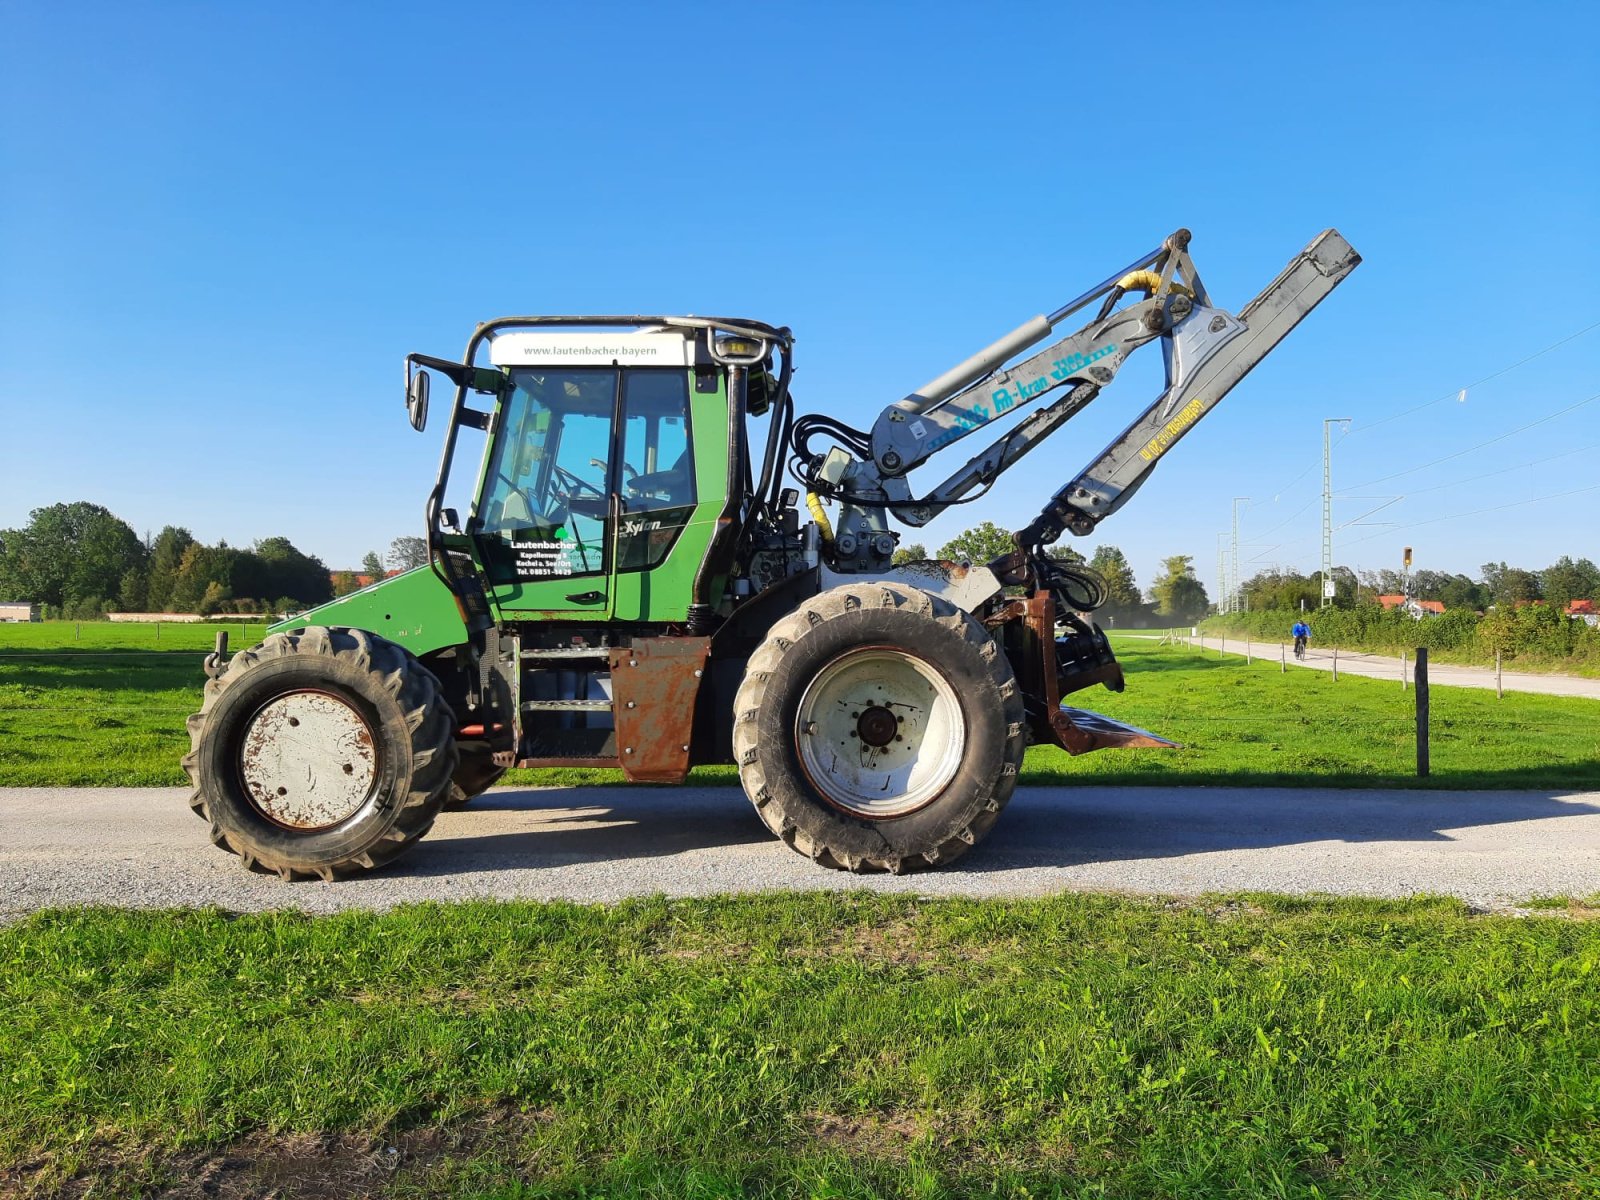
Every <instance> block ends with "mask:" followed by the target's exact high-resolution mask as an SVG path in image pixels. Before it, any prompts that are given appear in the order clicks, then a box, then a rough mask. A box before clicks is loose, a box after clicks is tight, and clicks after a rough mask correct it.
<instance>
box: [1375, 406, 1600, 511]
mask: <svg viewBox="0 0 1600 1200" xmlns="http://www.w3.org/2000/svg"><path fill="white" fill-rule="evenodd" d="M1596 400H1600V392H1596V393H1595V394H1594V395H1592V396H1589V397H1587V398H1586V399H1583V400H1579V401H1578V402H1577V403H1576V404H1569V405H1567V407H1566V408H1563V409H1561V410H1559V411H1557V412H1553V413H1551V414H1549V415H1548V416H1544V417H1540V418H1539V419H1538V420H1537V421H1529V422H1528V423H1527V424H1526V425H1518V426H1517V427H1516V428H1515V429H1512V430H1508V431H1507V432H1505V433H1502V434H1500V435H1499V436H1498V437H1492V438H1490V439H1489V440H1488V441H1487V442H1479V443H1478V444H1477V445H1476V446H1468V447H1467V448H1466V449H1465V450H1457V451H1456V452H1455V453H1454V454H1446V455H1445V456H1444V457H1443V458H1436V459H1434V460H1433V461H1432V462H1425V463H1423V464H1421V465H1420V466H1416V467H1407V468H1406V469H1405V470H1404V471H1396V472H1394V474H1392V475H1380V476H1379V477H1378V478H1377V479H1369V480H1367V481H1366V482H1365V483H1358V484H1356V485H1355V486H1354V487H1352V488H1351V489H1350V490H1351V491H1359V490H1360V489H1361V488H1367V487H1372V486H1373V485H1374V484H1378V483H1387V482H1388V481H1389V480H1391V479H1399V478H1400V477H1401V476H1403V475H1415V474H1416V473H1417V472H1418V471H1426V470H1427V469H1428V468H1429V467H1436V466H1438V465H1439V464H1440V463H1445V462H1449V461H1450V460H1451V459H1453V458H1460V457H1461V456H1462V455H1464V454H1471V453H1472V452H1473V451H1474V450H1482V449H1483V448H1484V447H1485V446H1492V445H1494V444H1495V443H1496V442H1503V441H1505V440H1506V439H1507V438H1508V437H1515V436H1516V435H1517V434H1519V433H1525V432H1527V431H1528V430H1530V429H1532V428H1534V427H1535V426H1536V425H1543V424H1544V423H1545V422H1547V421H1554V420H1555V419H1556V418H1557V417H1564V416H1566V415H1567V414H1568V413H1569V412H1575V411H1576V410H1578V409H1580V408H1582V407H1583V406H1584V405H1585V404H1593V403H1594V402H1595V401H1596Z"/></svg>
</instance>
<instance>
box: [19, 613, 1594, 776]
mask: <svg viewBox="0 0 1600 1200" xmlns="http://www.w3.org/2000/svg"><path fill="white" fill-rule="evenodd" d="M128 628H130V627H123V626H118V625H99V626H94V625H91V624H90V623H85V624H84V625H83V632H84V636H85V639H86V641H85V643H82V644H77V645H79V647H80V648H78V649H76V650H74V649H71V648H68V647H63V646H62V645H61V643H62V641H63V640H64V639H66V638H70V637H71V636H72V630H73V626H72V624H71V623H70V622H64V623H61V624H60V625H56V626H50V625H44V626H11V627H6V626H0V786H13V787H26V786H109V785H123V786H140V785H151V786H154V785H180V784H182V783H184V782H185V780H184V775H183V772H182V771H181V770H180V769H179V767H178V760H179V758H180V757H181V756H182V755H183V754H184V752H185V751H186V750H187V749H188V736H187V734H186V733H185V732H184V719H185V718H186V717H187V716H188V715H189V714H190V713H191V712H194V711H195V710H196V709H197V708H198V707H199V704H200V686H201V684H202V683H203V682H204V680H203V677H202V675H201V672H200V662H201V659H202V657H203V651H204V650H206V649H209V648H210V646H211V643H212V640H213V638H214V637H215V631H214V630H213V629H208V628H205V627H199V626H187V627H184V626H166V627H163V631H162V637H163V642H162V643H161V644H162V645H163V646H164V647H166V646H168V645H169V643H170V642H172V641H180V642H181V643H182V644H181V646H180V647H172V648H166V649H161V650H156V649H154V642H153V634H152V631H151V630H150V629H148V628H139V627H131V628H132V632H131V633H130V632H126V630H127V629H128ZM52 629H53V630H54V635H53V636H54V641H53V642H50V641H47V640H45V639H44V635H43V634H41V633H40V632H39V631H40V630H44V631H50V630H52ZM91 629H92V630H93V631H94V636H95V637H96V638H98V639H106V640H105V641H97V642H96V643H93V644H88V643H87V639H88V637H89V634H90V631H91ZM18 631H20V633H19V632H18ZM19 636H27V637H31V638H34V639H37V641H36V644H34V645H32V646H28V647H19V646H17V644H16V643H15V641H14V640H12V639H15V638H17V637H19ZM259 636H260V627H259V626H258V627H255V628H254V629H243V630H241V629H238V628H234V629H233V645H234V646H235V647H236V648H237V647H239V646H242V645H248V644H250V642H251V641H253V640H255V639H257V638H259ZM50 645H55V646H56V649H54V650H50V649H49V646H50ZM128 651H134V652H128ZM1117 653H1118V655H1119V657H1120V658H1121V659H1122V661H1123V663H1124V666H1125V667H1126V670H1127V674H1128V687H1127V690H1126V691H1125V692H1123V693H1121V694H1120V695H1118V694H1113V693H1111V692H1107V691H1106V690H1105V689H1104V688H1098V687H1097V688H1093V689H1091V690H1089V691H1085V692H1080V693H1076V694H1075V695H1073V696H1072V697H1070V698H1069V699H1070V700H1071V701H1074V702H1076V703H1078V704H1080V705H1082V706H1084V707H1087V708H1094V709H1097V710H1098V711H1101V712H1104V713H1107V714H1108V715H1111V716H1114V717H1116V718H1118V719H1120V720H1124V721H1128V722H1130V723H1132V724H1134V725H1138V726H1141V727H1143V728H1146V729H1149V730H1152V731H1153V732H1156V733H1160V734H1163V735H1164V736H1167V737H1170V738H1172V739H1173V740H1175V741H1178V742H1180V743H1182V746H1183V748H1182V749H1180V750H1176V751H1165V750H1138V751H1107V752H1103V753H1096V754H1089V755H1085V756H1083V757H1081V758H1072V757H1071V756H1069V755H1067V754H1066V753H1065V752H1063V751H1060V750H1057V749H1055V748H1053V747H1048V746H1039V747H1035V748H1033V749H1032V750H1030V751H1029V752H1028V757H1027V761H1026V762H1025V764H1024V766H1023V771H1022V776H1021V781H1022V783H1023V784H1024V785H1033V786H1038V785H1047V784H1071V783H1078V782H1089V783H1096V784H1104V785H1146V786H1167V785H1207V784H1212V785H1232V786H1252V785H1268V784H1271V785H1280V786H1319V787H1434V788H1591V789H1592V788H1600V702H1596V701H1593V700H1584V699H1573V698H1568V697H1560V696H1534V695H1526V694H1523V693H1508V694H1507V696H1506V698H1505V699H1504V700H1497V699H1495V697H1494V696H1493V695H1492V694H1491V693H1488V692H1482V691H1477V690H1474V689H1470V688H1449V687H1435V688H1434V689H1433V693H1432V695H1433V715H1432V728H1433V737H1432V760H1433V771H1432V774H1431V775H1430V776H1429V778H1427V779H1425V780H1419V779H1417V778H1416V775H1415V755H1416V751H1415V745H1416V743H1415V724H1414V714H1413V708H1412V705H1413V703H1414V696H1413V693H1411V692H1402V691H1401V690H1400V688H1399V686H1398V684H1395V683H1387V682H1384V681H1381V680H1372V679H1361V678H1357V677H1354V676H1345V677H1343V678H1341V679H1339V680H1338V681H1337V682H1334V681H1333V679H1332V677H1331V676H1329V675H1328V674H1327V673H1325V672H1321V671H1298V670H1297V671H1290V672H1288V673H1287V674H1283V673H1280V671H1279V669H1278V665H1277V663H1275V662H1265V661H1261V660H1257V661H1256V662H1254V663H1250V664H1246V663H1245V662H1243V661H1242V660H1241V659H1239V658H1236V657H1233V656H1229V657H1226V658H1222V659H1219V658H1218V657H1217V656H1216V655H1214V654H1213V655H1209V656H1208V655H1206V654H1204V653H1202V652H1199V651H1196V650H1191V649H1188V648H1186V647H1181V646H1179V647H1172V646H1158V645H1157V644H1156V643H1155V642H1154V641H1151V640H1148V639H1141V638H1122V639H1118V642H1117ZM694 779H695V780H696V781H697V782H700V783H726V784H735V783H737V781H738V779H737V774H736V772H735V771H734V769H733V768H732V767H716V766H712V767H703V768H699V769H698V770H697V771H696V772H695V774H694ZM621 780H622V774H621V772H620V771H603V770H594V769H590V768H556V769H550V770H539V771H513V772H511V773H510V774H509V775H508V776H507V778H506V782H507V783H515V784H529V785H537V784H545V785H563V786H578V785H584V784H595V783H616V782H621Z"/></svg>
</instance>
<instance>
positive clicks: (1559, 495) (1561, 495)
mask: <svg viewBox="0 0 1600 1200" xmlns="http://www.w3.org/2000/svg"><path fill="white" fill-rule="evenodd" d="M1597 491H1600V483H1595V484H1590V485H1589V486H1588V487H1581V488H1573V489H1572V490H1571V491H1570V492H1552V493H1551V494H1550V495H1548V496H1534V497H1533V498H1532V499H1530V500H1513V501H1511V502H1509V503H1507V504H1495V505H1491V506H1490V507H1488V508H1475V509H1473V510H1472V511H1471V512H1464V513H1451V514H1450V515H1449V516H1448V517H1433V518H1430V519H1429V520H1426V521H1408V522H1406V523H1405V525H1404V528H1406V529H1417V528H1420V527H1422V526H1423V525H1438V524H1440V523H1442V522H1444V521H1462V520H1465V519H1466V518H1467V517H1481V516H1483V515H1484V514H1485V513H1499V512H1505V510H1506V509H1508V508H1522V507H1524V506H1526V505H1529V504H1542V503H1543V502H1544V501H1546V500H1564V499H1566V498H1567V497H1568V496H1581V495H1583V494H1584V493H1585V492H1597ZM1392 536H1394V535H1393V534H1392V533H1391V532H1390V531H1389V530H1387V529H1385V530H1382V531H1380V532H1378V533H1369V534H1368V535H1367V536H1366V537H1361V538H1355V539H1354V540H1352V541H1348V542H1346V543H1345V548H1346V549H1348V548H1349V547H1351V546H1359V545H1360V544H1361V543H1362V542H1370V541H1371V540H1372V539H1373V538H1376V537H1392Z"/></svg>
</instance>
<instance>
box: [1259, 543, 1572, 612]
mask: <svg viewBox="0 0 1600 1200" xmlns="http://www.w3.org/2000/svg"><path fill="white" fill-rule="evenodd" d="M1332 578H1333V583H1334V598H1333V599H1334V605H1335V607H1339V608H1354V607H1356V606H1358V605H1364V604H1376V603H1377V598H1378V597H1379V596H1398V595H1404V594H1409V595H1410V596H1411V598H1412V599H1414V600H1436V601H1438V602H1439V603H1440V604H1442V605H1443V606H1444V607H1445V608H1446V609H1467V610H1471V611H1473V612H1486V611H1488V610H1489V609H1491V608H1515V607H1517V606H1518V605H1522V604H1537V603H1544V604H1548V605H1549V606H1551V607H1552V608H1555V609H1559V610H1560V611H1562V612H1565V611H1566V609H1567V606H1568V605H1569V604H1570V603H1571V602H1572V601H1574V600H1594V601H1600V567H1596V566H1595V564H1594V563H1592V562H1590V561H1589V560H1588V559H1587V558H1580V559H1577V560H1576V561H1574V560H1573V559H1572V558H1571V557H1570V556H1568V555H1562V556H1561V557H1560V558H1559V559H1557V560H1556V561H1555V562H1553V563H1551V564H1550V565H1549V566H1548V567H1545V568H1544V569H1543V570H1542V571H1533V570H1528V569H1525V568H1522V567H1512V566H1508V565H1507V564H1506V563H1504V562H1497V563H1495V562H1490V563H1484V564H1483V565H1482V566H1481V567H1479V568H1478V578H1476V579H1473V578H1471V577H1469V576H1466V575H1462V574H1451V573H1449V572H1446V571H1427V570H1423V571H1415V572H1413V573H1412V574H1411V577H1410V579H1409V581H1408V580H1407V579H1406V577H1405V576H1404V575H1402V574H1401V573H1400V572H1399V571H1388V570H1384V571H1361V572H1359V573H1357V572H1355V571H1352V570H1351V569H1350V568H1348V567H1335V568H1334V569H1333V575H1332ZM1239 590H1240V594H1241V598H1242V599H1243V601H1244V607H1245V608H1246V609H1252V610H1253V609H1299V608H1301V607H1302V606H1304V607H1305V608H1308V609H1309V608H1316V607H1318V606H1319V605H1320V604H1321V603H1322V579H1321V575H1320V574H1312V575H1302V574H1300V573H1299V572H1298V571H1276V570H1268V571H1262V572H1260V573H1258V574H1257V575H1255V576H1254V577H1252V578H1251V579H1248V580H1246V581H1245V582H1244V583H1243V584H1241V585H1240V589H1239Z"/></svg>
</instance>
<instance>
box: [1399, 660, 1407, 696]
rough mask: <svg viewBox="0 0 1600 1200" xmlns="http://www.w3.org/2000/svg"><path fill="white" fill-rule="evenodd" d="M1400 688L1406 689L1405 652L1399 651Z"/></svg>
mask: <svg viewBox="0 0 1600 1200" xmlns="http://www.w3.org/2000/svg"><path fill="white" fill-rule="evenodd" d="M1400 690H1401V691H1402V692H1403V691H1405V690H1406V652H1405V651H1404V650H1402V651H1400Z"/></svg>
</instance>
